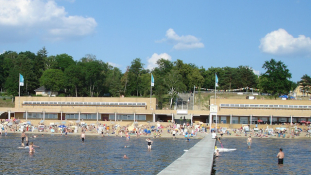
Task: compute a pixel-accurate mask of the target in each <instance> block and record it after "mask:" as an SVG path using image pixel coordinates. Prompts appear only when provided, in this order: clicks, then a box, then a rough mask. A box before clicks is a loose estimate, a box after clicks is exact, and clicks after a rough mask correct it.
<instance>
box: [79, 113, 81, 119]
mask: <svg viewBox="0 0 311 175" xmlns="http://www.w3.org/2000/svg"><path fill="white" fill-rule="evenodd" d="M80 115H81V112H80V111H79V121H80Z"/></svg>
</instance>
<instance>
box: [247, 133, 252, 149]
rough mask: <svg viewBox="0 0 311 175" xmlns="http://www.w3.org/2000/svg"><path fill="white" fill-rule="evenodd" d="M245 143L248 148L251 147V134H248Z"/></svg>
mask: <svg viewBox="0 0 311 175" xmlns="http://www.w3.org/2000/svg"><path fill="white" fill-rule="evenodd" d="M247 145H248V148H251V145H252V138H251V136H249V138H248V139H247Z"/></svg>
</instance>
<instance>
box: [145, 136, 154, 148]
mask: <svg viewBox="0 0 311 175" xmlns="http://www.w3.org/2000/svg"><path fill="white" fill-rule="evenodd" d="M146 141H147V142H148V150H151V145H152V143H153V141H152V140H150V139H149V138H148V139H146Z"/></svg>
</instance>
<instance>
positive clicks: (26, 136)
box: [25, 136, 29, 146]
mask: <svg viewBox="0 0 311 175" xmlns="http://www.w3.org/2000/svg"><path fill="white" fill-rule="evenodd" d="M25 141H26V146H29V144H28V143H29V141H28V136H26V139H25Z"/></svg>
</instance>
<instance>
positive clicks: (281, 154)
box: [276, 148, 284, 164]
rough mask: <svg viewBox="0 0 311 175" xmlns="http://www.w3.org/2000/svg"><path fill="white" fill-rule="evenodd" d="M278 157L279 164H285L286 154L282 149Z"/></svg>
mask: <svg viewBox="0 0 311 175" xmlns="http://www.w3.org/2000/svg"><path fill="white" fill-rule="evenodd" d="M276 157H277V158H278V164H283V159H284V153H283V149H282V148H280V152H279V153H278V155H277V156H276Z"/></svg>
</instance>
